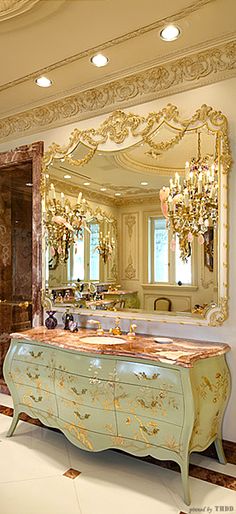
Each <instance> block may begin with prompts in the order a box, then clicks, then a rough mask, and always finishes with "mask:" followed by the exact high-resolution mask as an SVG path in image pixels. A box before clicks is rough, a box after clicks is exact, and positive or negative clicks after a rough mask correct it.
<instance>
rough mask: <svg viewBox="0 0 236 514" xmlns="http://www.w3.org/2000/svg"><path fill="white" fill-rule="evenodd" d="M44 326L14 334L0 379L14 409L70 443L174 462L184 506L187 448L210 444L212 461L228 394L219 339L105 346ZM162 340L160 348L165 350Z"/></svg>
mask: <svg viewBox="0 0 236 514" xmlns="http://www.w3.org/2000/svg"><path fill="white" fill-rule="evenodd" d="M87 333H88V331H85V330H82V329H81V330H80V331H79V332H78V333H77V334H71V333H65V331H63V330H59V329H58V330H54V331H47V330H46V329H44V328H43V327H40V328H37V329H32V330H29V331H26V332H24V333H19V334H13V335H12V342H11V346H10V349H9V351H8V354H7V357H6V359H5V363H4V376H5V380H6V382H7V385H8V387H9V389H10V392H11V394H12V397H13V402H14V417H13V420H12V424H11V427H10V430H9V433H8V435H12V434H13V432H14V430H15V427H16V425H17V422H18V419H19V415H20V413H21V412H26V413H27V414H29V415H30V416H32V417H34V418H39V419H40V420H41V421H42V422H43V423H44V424H45V425H48V426H51V427H56V428H59V429H60V430H61V431H62V432H63V433H64V434H65V435H66V437H67V438H68V439H69V440H70V441H71V442H72V443H74V444H75V445H76V446H78V447H79V448H82V449H85V450H89V451H101V450H105V449H107V448H118V449H121V450H124V451H126V452H129V453H132V454H134V455H139V456H145V455H151V456H153V457H155V458H157V459H166V460H173V461H175V462H177V463H178V464H179V466H180V468H181V474H182V481H183V488H184V499H185V502H186V503H187V504H189V503H190V494H189V486H188V467H189V455H190V453H191V452H193V451H202V450H204V449H205V448H207V447H208V446H209V445H210V444H211V443H212V442H213V441H214V442H215V445H216V450H217V453H218V457H219V460H220V462H221V463H225V458H224V453H223V449H222V444H221V423H222V417H223V414H224V410H225V406H226V403H227V400H228V397H229V391H230V376H229V371H228V367H227V363H226V359H225V353H226V352H227V351H228V350H229V346H228V345H226V344H219V345H217V344H204V343H197V342H195V343H194V342H191V341H184V340H181V341H180V340H173V344H169V345H168V346H167V345H161V344H158V343H156V342H155V341H154V340H153V339H152V338H150V337H149V338H145V337H136V339H135V340H133V341H131V342H130V341H126V340H125V337H124V344H117V345H115V346H114V345H113V346H109V345H105V346H104V345H103V346H100V345H99V344H97V345H91V344H87V345H86V344H85V343H83V342H82V341H81V338H82V336H84V335H85V334H86V335H87ZM166 346H167V348H166Z"/></svg>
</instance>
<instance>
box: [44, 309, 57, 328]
mask: <svg viewBox="0 0 236 514" xmlns="http://www.w3.org/2000/svg"><path fill="white" fill-rule="evenodd" d="M46 312H47V314H48V318H46V319H45V326H46V327H47V328H48V329H49V330H52V329H53V328H56V326H57V318H55V316H54V314H56V311H46Z"/></svg>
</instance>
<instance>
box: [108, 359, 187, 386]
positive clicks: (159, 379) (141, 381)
mask: <svg viewBox="0 0 236 514" xmlns="http://www.w3.org/2000/svg"><path fill="white" fill-rule="evenodd" d="M117 380H118V381H119V382H124V383H126V384H138V385H141V386H147V387H155V388H158V389H163V390H166V391H175V392H177V393H182V384H181V376H180V372H179V371H178V370H176V369H171V368H165V367H164V366H163V367H162V366H154V365H152V364H142V363H135V362H126V361H117Z"/></svg>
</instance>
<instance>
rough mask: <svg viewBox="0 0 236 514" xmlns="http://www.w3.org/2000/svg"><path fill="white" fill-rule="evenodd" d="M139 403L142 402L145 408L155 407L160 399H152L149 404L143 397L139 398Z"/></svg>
mask: <svg viewBox="0 0 236 514" xmlns="http://www.w3.org/2000/svg"><path fill="white" fill-rule="evenodd" d="M137 403H140V405H141V407H144V409H154V408H155V407H156V406H157V405H158V400H152V401H151V402H150V404H149V405H148V404H147V403H146V402H145V400H143V399H142V398H137Z"/></svg>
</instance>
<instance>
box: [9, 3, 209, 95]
mask: <svg viewBox="0 0 236 514" xmlns="http://www.w3.org/2000/svg"><path fill="white" fill-rule="evenodd" d="M38 1H39V0H1V2H0V4H1V3H4V4H6V6H7V5H8V4H9V5H12V8H13V5H14V6H15V10H16V9H17V5H19V7H20V5H21V4H32V6H33V5H34V3H36V2H38ZM215 1H216V0H194V1H193V2H192V3H191V4H190V5H189V6H188V7H185V8H183V9H179V10H178V11H176V12H175V13H173V14H172V15H171V16H166V17H164V18H161V19H160V20H156V21H154V22H153V23H151V24H149V25H145V26H143V27H140V28H138V29H136V30H133V31H131V32H127V33H126V34H123V35H121V36H118V37H116V38H113V39H110V40H109V41H106V42H105V43H102V44H101V45H97V46H94V47H92V48H88V49H86V50H84V51H82V52H79V53H76V54H74V55H71V56H69V57H67V58H65V59H61V60H60V61H57V62H55V63H53V64H51V65H50V66H46V67H44V68H41V69H39V70H37V71H35V72H34V73H30V74H28V75H24V76H23V77H19V78H18V79H16V80H13V81H11V82H7V83H6V84H2V85H1V86H0V91H4V90H6V89H9V88H10V87H14V86H17V85H19V84H22V83H24V82H26V81H28V80H34V79H35V78H36V77H38V76H39V75H44V74H45V73H50V72H51V71H54V70H56V69H58V68H61V67H62V66H66V65H67V64H72V63H74V62H76V61H79V60H81V59H84V58H85V57H88V56H91V55H93V54H94V53H97V52H101V51H104V50H106V49H107V48H110V47H112V46H115V45H119V44H121V43H125V42H126V41H129V40H130V39H133V38H136V37H139V36H142V35H144V34H147V33H148V32H151V31H153V30H158V29H161V28H162V27H163V25H164V24H166V23H169V22H171V23H173V22H175V21H179V20H181V19H183V18H185V17H186V16H188V15H190V14H192V13H193V12H195V11H198V10H199V9H201V8H202V7H204V6H205V5H207V4H210V3H212V2H215ZM30 7H31V5H29V7H28V8H27V9H26V7H25V10H28V9H29V8H30ZM0 20H1V8H0Z"/></svg>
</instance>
